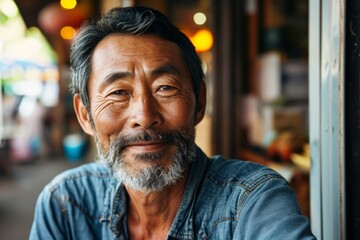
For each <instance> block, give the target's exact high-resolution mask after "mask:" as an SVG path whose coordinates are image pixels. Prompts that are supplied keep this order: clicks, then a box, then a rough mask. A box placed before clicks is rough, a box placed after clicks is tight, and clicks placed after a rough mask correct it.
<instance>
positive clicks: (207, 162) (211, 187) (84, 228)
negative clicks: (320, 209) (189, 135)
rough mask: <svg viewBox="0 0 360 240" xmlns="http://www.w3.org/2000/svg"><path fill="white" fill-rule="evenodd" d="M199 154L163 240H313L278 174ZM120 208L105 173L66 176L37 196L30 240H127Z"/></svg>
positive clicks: (122, 198)
mask: <svg viewBox="0 0 360 240" xmlns="http://www.w3.org/2000/svg"><path fill="white" fill-rule="evenodd" d="M198 152H199V154H198V158H197V160H196V161H194V162H193V163H192V164H191V166H190V172H189V177H188V179H187V186H186V190H185V193H184V196H183V199H182V202H181V204H180V207H179V210H178V212H177V215H176V217H175V219H174V221H173V223H172V226H171V228H170V231H169V233H168V237H167V239H216V240H222V239H249V240H254V239H266V240H269V239H270V240H272V239H281V240H283V239H315V237H314V236H313V235H312V233H311V231H310V226H309V221H308V219H307V217H305V216H303V215H301V213H300V209H299V206H298V203H297V199H296V196H295V194H294V192H293V191H292V190H291V188H290V187H289V186H288V183H287V182H286V180H284V179H283V178H282V177H281V176H280V175H279V174H278V173H276V172H274V171H273V170H271V169H269V168H266V167H264V166H261V165H258V164H254V163H251V162H247V161H240V160H230V159H225V158H223V157H222V156H214V157H212V158H210V159H209V158H207V157H206V156H205V155H204V154H203V153H202V152H201V150H199V151H198ZM127 202H128V196H127V193H126V191H125V189H124V188H123V186H122V185H121V183H120V182H119V181H117V180H116V179H115V178H114V177H113V175H112V173H111V171H109V169H107V167H105V166H102V165H100V164H98V163H89V164H84V165H82V166H80V167H77V168H74V169H71V170H67V171H65V172H63V173H61V174H60V175H58V176H57V177H55V178H54V179H53V181H52V182H50V183H49V184H48V185H47V186H46V187H45V188H44V190H43V191H42V192H41V194H40V195H39V198H38V201H37V204H36V208H35V217H34V222H33V225H32V228H31V232H30V239H57V240H59V239H87V240H88V239H129V237H128V231H127V206H128V204H127Z"/></svg>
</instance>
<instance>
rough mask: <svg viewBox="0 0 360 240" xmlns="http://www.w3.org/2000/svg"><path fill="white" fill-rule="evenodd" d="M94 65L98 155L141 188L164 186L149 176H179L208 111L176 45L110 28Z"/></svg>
mask: <svg viewBox="0 0 360 240" xmlns="http://www.w3.org/2000/svg"><path fill="white" fill-rule="evenodd" d="M91 66H92V71H91V74H90V79H89V82H88V92H89V99H90V109H91V113H90V117H91V118H92V120H93V125H92V128H93V129H92V134H93V135H94V136H95V138H96V142H97V146H98V150H99V155H100V158H102V160H103V161H106V162H107V164H108V165H110V167H112V168H113V170H114V171H115V174H117V175H119V176H118V177H119V178H120V179H121V180H122V181H124V182H125V184H126V183H128V184H130V185H131V187H133V188H137V189H139V190H143V191H150V190H160V189H161V188H163V187H165V186H155V187H154V186H153V185H154V183H149V181H152V180H151V179H154V178H155V179H158V178H159V175H166V174H168V176H166V177H167V178H171V179H172V180H166V181H165V180H164V181H163V180H161V181H160V182H163V183H160V185H170V184H173V183H174V182H176V181H177V180H178V179H179V178H180V177H181V176H182V174H183V172H184V170H185V168H186V166H187V165H188V163H189V162H190V161H191V160H192V158H194V152H195V146H194V143H193V142H194V134H195V130H194V127H195V125H196V124H197V123H198V122H199V121H200V120H201V118H202V116H203V113H200V114H199V113H198V112H195V104H196V101H195V95H194V91H193V86H192V81H191V76H190V73H189V71H188V69H187V67H186V66H185V63H184V61H183V58H182V54H181V52H180V49H179V48H178V46H177V45H175V44H174V43H172V42H169V41H166V40H163V39H161V38H159V37H156V36H128V35H120V34H117V35H110V36H108V37H106V38H105V39H103V40H102V41H101V42H100V43H99V44H98V45H97V47H96V48H95V50H94V53H93V56H92V62H91ZM204 91H205V90H204ZM201 105H202V106H204V105H205V104H204V103H202V104H201ZM174 168H176V169H175V170H174ZM174 171H175V172H177V173H173V172H174ZM129 178H130V180H129ZM144 178H146V179H144ZM144 184H145V185H146V186H141V185H144ZM155 185H159V184H157V183H156V184H155Z"/></svg>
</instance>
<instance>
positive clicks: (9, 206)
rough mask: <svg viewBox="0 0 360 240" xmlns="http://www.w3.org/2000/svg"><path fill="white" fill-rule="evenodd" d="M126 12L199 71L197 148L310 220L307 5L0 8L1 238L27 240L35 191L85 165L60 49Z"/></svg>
mask: <svg viewBox="0 0 360 240" xmlns="http://www.w3.org/2000/svg"><path fill="white" fill-rule="evenodd" d="M134 5H147V6H151V7H154V8H156V9H158V10H160V11H162V12H163V13H164V14H165V15H167V16H168V17H169V18H170V19H171V20H172V21H173V22H174V23H175V24H176V25H177V26H179V28H180V29H181V30H182V31H183V32H185V33H186V34H187V35H188V36H189V38H190V39H191V40H192V42H193V43H194V45H195V46H196V49H197V52H198V54H199V55H200V57H201V59H202V60H203V68H204V71H205V74H206V78H205V81H206V83H207V88H208V106H207V112H206V116H205V119H204V120H203V121H202V122H201V123H200V124H199V126H198V127H197V137H196V142H197V143H198V145H200V147H201V148H202V149H203V150H204V151H205V152H206V153H207V154H208V155H213V154H222V155H225V156H226V157H231V158H239V159H243V160H247V161H254V162H258V163H261V164H265V165H268V166H270V167H272V168H274V169H275V170H277V171H278V172H279V173H281V174H282V175H283V176H284V177H285V178H286V179H287V180H288V181H289V182H290V184H291V186H292V187H293V189H294V190H295V191H296V193H297V196H298V199H299V202H300V205H301V208H302V211H303V213H304V214H305V215H307V216H310V209H309V171H310V159H309V144H308V143H309V124H308V98H309V96H308V88H309V87H308V31H309V26H308V15H309V7H308V1H306V0H297V1H287V0H247V1H231V0H224V1H221V0H178V1H176V0H158V1H150V0H78V1H76V0H51V1H50V0H0V86H1V93H0V94H1V98H0V140H1V142H0V236H1V237H2V238H3V239H26V238H27V237H28V234H29V230H30V226H31V222H32V217H33V210H34V204H35V201H36V197H37V195H38V194H39V192H40V191H41V189H42V188H43V187H44V186H45V184H46V183H48V182H49V181H50V180H51V179H52V178H53V177H54V176H55V175H56V174H57V173H59V172H60V171H63V170H64V169H67V168H72V167H75V166H77V165H80V164H84V163H87V162H91V161H93V160H94V157H95V145H94V143H93V141H92V139H91V138H89V137H87V136H86V135H85V134H83V132H82V130H81V128H80V127H79V125H78V123H77V120H76V116H75V114H74V111H73V108H72V96H71V95H70V94H69V92H68V89H67V85H68V83H69V81H70V70H69V47H70V44H71V41H72V39H73V37H74V36H75V34H76V31H77V30H78V28H79V26H80V25H81V24H82V23H83V22H84V21H85V20H86V19H88V18H91V17H94V16H98V15H100V14H102V13H104V12H106V11H107V10H109V9H110V8H112V7H118V6H134Z"/></svg>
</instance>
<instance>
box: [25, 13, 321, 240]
mask: <svg viewBox="0 0 360 240" xmlns="http://www.w3.org/2000/svg"><path fill="white" fill-rule="evenodd" d="M71 68H72V71H73V78H72V84H71V91H72V93H73V94H74V101H73V103H74V109H75V112H76V115H77V118H78V121H79V123H80V125H81V126H82V128H83V130H84V131H85V132H86V133H87V134H89V135H91V136H93V137H94V139H95V141H96V146H97V150H98V159H97V160H98V161H96V162H95V163H88V164H84V165H82V166H80V167H77V168H74V169H71V170H67V171H66V172H64V173H62V174H60V175H59V176H57V177H55V179H54V180H53V181H52V182H51V183H49V184H48V185H47V186H46V187H45V188H44V190H43V191H42V193H41V194H40V196H39V198H38V201H37V204H36V208H35V216H34V222H33V225H32V229H31V233H30V239H251V240H253V239H314V238H315V237H314V236H313V235H312V233H311V231H310V227H309V222H308V219H307V217H305V216H303V215H302V214H301V212H300V209H299V206H298V203H297V199H296V196H295V194H294V192H293V191H292V190H291V188H290V187H289V186H288V183H287V182H286V180H284V179H283V178H282V177H281V176H280V175H279V174H277V173H276V172H274V171H272V170H270V169H268V168H266V167H264V166H261V165H257V164H254V163H251V162H245V161H240V160H231V159H225V158H224V157H222V156H214V157H211V158H209V157H207V156H206V155H205V154H204V153H203V152H202V151H201V149H199V148H198V147H197V146H196V144H195V142H194V137H195V126H196V125H197V124H198V123H199V122H200V121H201V120H202V118H203V116H204V112H205V106H206V87H205V83H204V81H203V78H204V74H203V71H202V67H201V61H200V58H199V57H198V55H197V54H196V51H195V48H194V46H193V45H192V43H191V42H190V40H189V39H188V38H187V37H186V36H185V35H184V34H183V33H182V32H181V31H180V30H179V29H178V28H177V27H175V26H174V25H173V24H172V23H171V22H170V21H169V20H168V19H167V18H166V17H165V16H164V15H163V14H161V13H160V12H158V11H156V10H154V9H151V8H146V7H129V8H115V9H112V10H110V11H109V12H108V13H107V14H105V15H104V16H102V17H101V18H100V19H98V20H94V21H92V22H88V23H87V24H85V25H84V26H83V27H82V28H81V30H80V33H79V34H78V36H77V37H76V39H75V41H74V43H73V45H72V49H71Z"/></svg>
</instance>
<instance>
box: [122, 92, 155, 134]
mask: <svg viewBox="0 0 360 240" xmlns="http://www.w3.org/2000/svg"><path fill="white" fill-rule="evenodd" d="M131 101H132V103H131V105H130V106H129V107H130V111H131V116H130V126H131V128H143V129H151V128H154V127H157V126H158V125H160V123H161V122H162V116H161V114H160V112H159V105H158V103H157V101H156V99H155V97H154V96H152V94H141V95H140V96H138V97H137V98H132V100H131Z"/></svg>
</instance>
